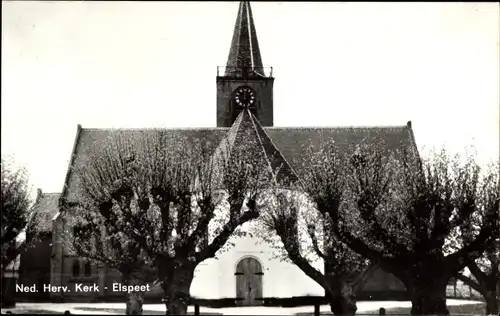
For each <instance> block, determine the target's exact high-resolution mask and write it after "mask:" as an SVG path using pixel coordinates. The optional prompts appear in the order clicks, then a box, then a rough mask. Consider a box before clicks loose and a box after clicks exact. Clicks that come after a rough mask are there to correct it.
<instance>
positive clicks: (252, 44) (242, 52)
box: [225, 1, 265, 77]
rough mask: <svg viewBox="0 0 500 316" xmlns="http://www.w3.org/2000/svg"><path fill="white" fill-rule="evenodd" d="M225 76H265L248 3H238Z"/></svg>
mask: <svg viewBox="0 0 500 316" xmlns="http://www.w3.org/2000/svg"><path fill="white" fill-rule="evenodd" d="M225 75H226V76H238V77H241V76H244V75H250V76H252V75H254V76H255V75H257V76H265V74H264V67H263V65H262V57H261V55H260V49H259V42H258V40H257V32H256V31H255V24H254V22H253V16H252V9H251V8H250V2H249V1H241V2H240V8H239V10H238V16H237V17H236V24H235V26H234V33H233V40H232V41H231V48H230V49H229V56H228V58H227V64H226V73H225Z"/></svg>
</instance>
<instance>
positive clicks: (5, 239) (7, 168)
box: [0, 157, 31, 307]
mask: <svg viewBox="0 0 500 316" xmlns="http://www.w3.org/2000/svg"><path fill="white" fill-rule="evenodd" d="M1 169H2V192H1V194H2V206H1V208H2V209H1V212H2V224H1V225H2V229H1V230H2V262H1V266H2V269H1V270H2V271H1V272H0V273H1V274H2V275H1V281H2V306H5V307H7V306H9V304H11V303H12V302H10V301H9V298H8V296H9V292H10V290H11V289H10V288H11V287H10V286H9V285H8V282H7V281H6V280H4V275H5V271H6V269H7V267H8V266H9V264H11V263H13V261H14V260H15V259H16V257H17V256H18V255H19V254H20V253H21V252H22V251H23V250H24V249H25V248H26V247H27V245H28V243H27V242H26V241H22V242H21V243H19V242H18V240H17V239H18V235H19V233H20V232H21V231H22V230H23V229H25V226H26V223H27V220H28V215H29V210H30V204H31V201H30V198H29V189H28V177H27V173H26V170H25V169H17V170H16V169H15V168H14V167H13V166H12V164H11V163H10V162H7V161H6V160H4V158H3V157H2V161H1Z"/></svg>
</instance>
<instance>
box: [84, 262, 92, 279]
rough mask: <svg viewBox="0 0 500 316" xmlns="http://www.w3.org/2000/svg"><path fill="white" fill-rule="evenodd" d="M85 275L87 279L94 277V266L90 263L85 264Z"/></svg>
mask: <svg viewBox="0 0 500 316" xmlns="http://www.w3.org/2000/svg"><path fill="white" fill-rule="evenodd" d="M83 273H84V274H85V276H86V277H89V276H91V275H92V265H91V263H90V262H89V261H87V262H85V266H84V269H83Z"/></svg>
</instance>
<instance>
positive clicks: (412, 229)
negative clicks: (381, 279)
mask: <svg viewBox="0 0 500 316" xmlns="http://www.w3.org/2000/svg"><path fill="white" fill-rule="evenodd" d="M365 152H366V153H367V155H368V156H369V155H370V153H371V152H373V149H370V148H369V149H367V150H366V151H365ZM397 158H398V159H397V160H396V159H392V160H391V161H390V162H387V163H384V165H385V167H384V168H383V169H380V168H373V162H372V160H371V159H363V157H362V156H361V159H360V160H358V161H355V162H353V164H351V165H352V171H351V174H352V177H350V186H349V187H350V190H351V191H352V193H353V194H352V197H353V202H354V203H353V204H354V205H355V207H354V208H352V210H353V212H351V213H350V217H351V218H355V221H356V222H358V223H360V224H361V225H359V224H358V227H362V228H363V229H361V230H352V229H348V227H347V225H340V226H335V227H334V228H335V229H337V233H338V234H339V235H340V236H342V240H343V241H344V242H346V243H347V244H348V245H349V247H350V248H351V249H353V250H355V251H356V252H358V253H359V254H361V255H363V256H366V257H368V258H370V259H372V260H374V261H377V262H378V263H379V264H380V265H381V267H382V269H384V270H386V271H387V272H390V273H392V274H394V275H395V276H397V277H398V278H399V279H400V280H401V281H402V282H403V283H404V285H405V286H406V288H407V290H408V292H409V295H410V297H411V301H412V310H411V312H412V314H414V315H415V314H419V315H420V314H448V310H447V308H446V286H447V284H448V281H449V279H450V277H453V276H455V275H456V274H457V273H458V272H459V271H461V270H462V269H463V268H464V267H465V265H466V264H467V262H470V260H475V259H476V258H478V257H480V256H481V254H482V253H483V252H484V250H485V249H486V248H487V247H488V246H489V245H490V244H491V243H492V242H493V241H494V240H495V239H496V238H498V234H499V229H498V207H499V199H498V194H490V193H491V192H498V191H499V188H498V182H496V183H494V182H491V181H487V177H486V178H484V177H481V173H480V168H479V166H478V165H477V164H476V162H475V160H474V159H473V157H472V156H468V157H466V159H465V162H461V161H460V159H459V157H455V159H451V158H449V157H448V155H447V154H446V152H444V151H442V152H440V153H438V154H437V155H434V157H432V158H431V159H430V160H428V161H425V162H422V161H421V160H420V159H419V158H417V157H415V156H412V155H410V154H409V153H405V152H402V153H399V157H397ZM377 169H379V170H384V173H382V172H375V171H376V170H377ZM354 210H355V211H356V212H354ZM334 215H335V214H334ZM478 218H479V219H480V220H479V222H478V224H480V226H479V227H478V229H477V233H474V234H473V235H470V236H467V238H464V239H463V243H462V246H461V247H460V248H459V249H457V250H455V251H450V249H449V247H448V245H447V240H448V239H449V238H450V237H452V235H453V231H454V229H455V228H457V227H463V226H466V225H467V223H474V222H475V221H476V219H478ZM337 220H338V221H341V222H343V223H347V222H348V221H351V220H352V219H350V218H348V217H345V216H340V217H338V218H337ZM459 237H460V236H459Z"/></svg>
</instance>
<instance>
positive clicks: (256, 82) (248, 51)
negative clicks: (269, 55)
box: [216, 1, 274, 127]
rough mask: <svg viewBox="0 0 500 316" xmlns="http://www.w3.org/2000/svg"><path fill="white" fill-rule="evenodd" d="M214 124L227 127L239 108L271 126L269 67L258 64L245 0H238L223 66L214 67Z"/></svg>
mask: <svg viewBox="0 0 500 316" xmlns="http://www.w3.org/2000/svg"><path fill="white" fill-rule="evenodd" d="M216 81H217V127H230V126H231V125H232V124H233V122H234V120H235V119H236V117H237V116H238V114H239V113H240V112H241V111H242V110H243V109H249V110H250V112H252V114H253V115H254V116H255V117H256V118H257V119H258V121H259V123H260V124H261V125H262V126H264V127H267V126H273V83H274V78H273V76H272V68H271V67H264V66H263V65H262V57H261V55H260V49H259V42H258V40H257V32H256V31H255V24H254V22H253V16H252V9H251V8H250V2H249V1H241V2H240V7H239V10H238V16H237V17H236V24H235V26H234V33H233V39H232V41H231V47H230V49H229V56H228V58H227V64H226V66H225V67H217V80H216Z"/></svg>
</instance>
